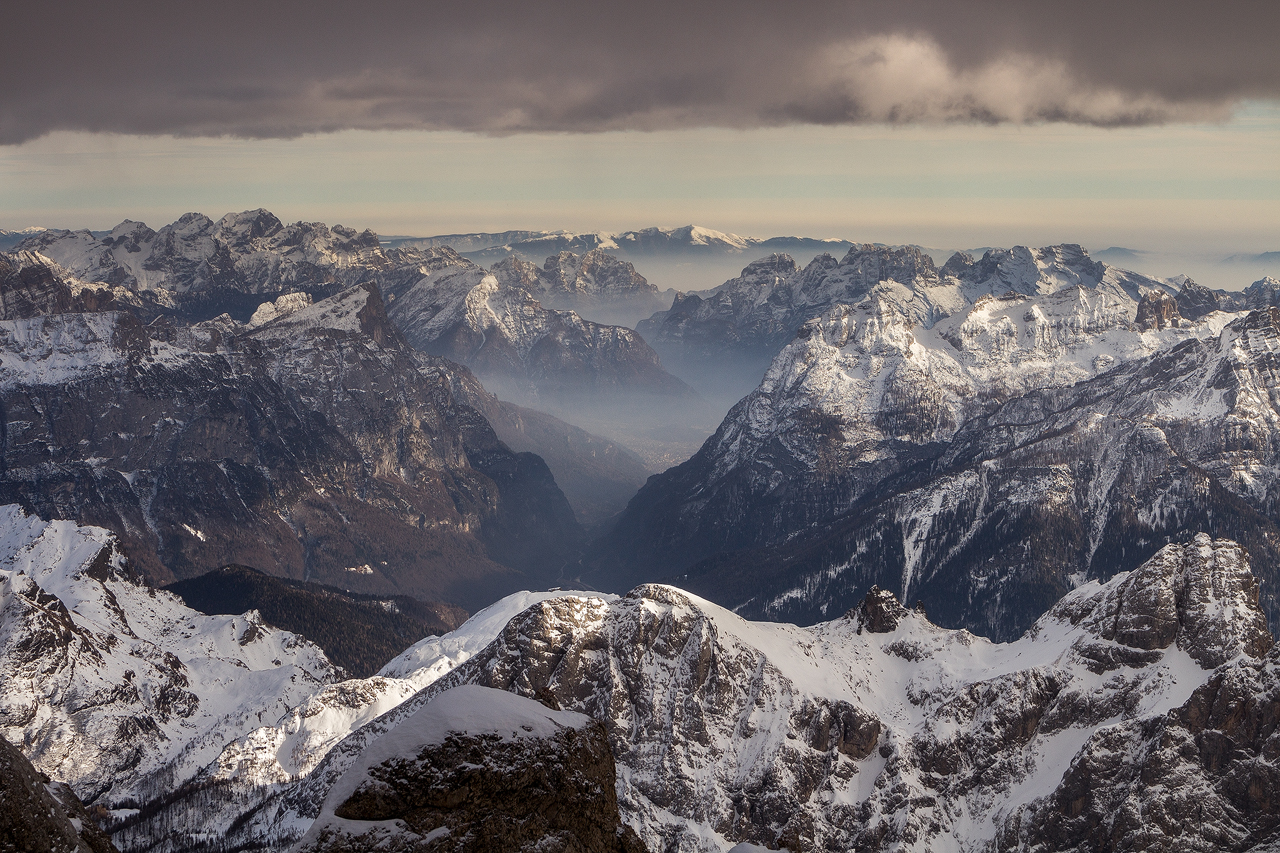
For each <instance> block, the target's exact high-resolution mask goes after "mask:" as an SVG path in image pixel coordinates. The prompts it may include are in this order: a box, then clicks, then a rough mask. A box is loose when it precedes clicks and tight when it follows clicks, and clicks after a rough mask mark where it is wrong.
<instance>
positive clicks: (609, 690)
mask: <svg viewBox="0 0 1280 853" xmlns="http://www.w3.org/2000/svg"><path fill="white" fill-rule="evenodd" d="M1257 590H1258V586H1257V582H1256V581H1255V580H1254V578H1253V577H1252V575H1251V574H1250V572H1249V568H1248V559H1247V557H1246V555H1245V553H1244V551H1243V549H1241V548H1240V547H1239V546H1237V545H1235V544H1234V543H1231V542H1226V541H1221V540H1218V541H1215V540H1211V539H1210V538H1209V537H1207V536H1203V535H1202V536H1199V537H1197V538H1196V539H1195V540H1194V541H1193V542H1191V543H1188V544H1186V545H1170V546H1167V547H1166V548H1164V549H1163V550H1161V551H1160V552H1159V553H1158V555H1157V556H1156V557H1154V558H1153V559H1152V560H1150V561H1148V562H1147V563H1146V564H1144V565H1143V566H1142V567H1140V568H1139V569H1138V570H1136V571H1134V572H1131V573H1126V574H1124V575H1120V576H1117V577H1116V578H1114V579H1113V580H1111V581H1110V582H1108V583H1107V584H1098V583H1096V582H1094V583H1089V584H1086V585H1084V586H1082V587H1081V588H1079V589H1077V590H1075V591H1074V592H1072V593H1071V594H1070V595H1068V596H1067V597H1066V598H1064V599H1063V601H1062V602H1061V603H1060V604H1059V605H1058V606H1057V607H1055V608H1054V609H1053V610H1052V611H1050V612H1049V613H1048V614H1046V615H1045V616H1043V617H1042V618H1041V619H1040V620H1038V622H1037V623H1036V625H1035V626H1034V627H1033V629H1032V630H1031V631H1029V632H1028V633H1027V635H1025V636H1024V637H1023V638H1021V639H1019V640H1018V641H1016V642H1014V643H1010V644H993V643H991V642H990V641H987V640H984V639H982V638H978V637H974V636H973V635H971V634H969V633H968V632H966V631H948V630H944V629H940V628H938V627H936V626H934V625H932V624H930V623H929V622H928V621H927V619H925V618H924V616H923V615H922V614H921V613H920V612H912V611H908V610H907V609H906V608H904V607H902V606H901V605H900V604H899V603H898V602H897V600H896V598H894V597H893V595H892V594H890V593H886V592H882V591H880V590H873V591H872V592H871V593H869V594H868V596H867V597H866V598H865V599H864V600H863V601H862V603H861V604H860V605H859V606H858V607H856V608H854V609H852V610H851V611H850V612H849V613H847V614H846V615H844V616H843V617H840V618H839V619H836V620H834V621H832V622H827V623H823V624H822V625H818V626H814V627H813V628H808V629H805V628H797V627H795V626H788V625H780V624H776V623H752V622H746V621H744V620H742V619H741V618H740V617H737V616H735V615H734V614H732V613H729V612H728V611H725V610H723V609H721V608H719V607H716V606H715V605H713V604H711V603H710V602H707V601H704V600H701V599H698V598H697V597H695V596H691V595H689V594H687V593H684V592H682V591H680V590H677V589H674V588H671V587H663V586H652V585H651V586H643V587H640V588H637V589H636V590H634V591H633V592H632V593H630V594H629V595H628V596H626V597H624V598H621V599H617V600H614V601H612V602H609V601H605V600H600V599H592V598H586V597H582V596H581V595H575V596H569V597H564V598H558V599H557V598H551V599H547V600H544V601H542V602H540V603H537V604H535V605H534V606H532V607H530V608H529V609H527V610H525V611H524V612H522V613H520V614H519V615H518V616H517V617H516V618H514V619H512V620H511V621H510V622H509V623H507V624H506V626H505V628H503V629H502V630H501V632H500V634H499V635H498V636H497V637H496V639H495V641H494V642H493V643H492V644H490V645H489V646H488V647H487V648H485V649H484V650H483V652H481V653H480V654H478V655H476V656H474V657H472V658H470V659H468V660H467V661H466V662H464V663H462V664H461V665H459V666H457V667H455V668H454V669H452V670H451V671H450V672H449V673H448V674H446V675H444V676H443V677H440V678H438V679H437V680H435V681H432V682H431V683H430V684H429V685H428V686H427V688H426V689H425V690H423V691H422V692H421V693H419V694H418V695H417V696H415V697H414V698H412V699H410V700H409V701H406V702H405V703H404V704H402V705H399V706H398V707H396V708H395V709H394V710H392V711H390V712H388V713H386V714H384V715H383V716H382V717H380V718H379V719H378V720H376V721H374V722H371V723H370V724H368V725H367V726H365V727H364V728H363V729H360V730H358V731H355V732H354V733H353V734H352V735H351V736H350V737H349V738H348V739H346V740H345V741H343V742H342V743H340V744H338V745H337V746H335V747H334V748H333V749H332V750H331V751H330V752H329V754H328V756H327V757H326V758H325V759H324V761H322V762H321V763H320V764H319V765H318V766H317V768H316V770H315V771H314V772H313V773H311V774H310V775H309V776H307V777H306V778H305V779H303V780H301V781H300V782H299V784H298V785H297V786H296V788H294V789H292V790H290V791H286V792H283V793H282V794H281V795H279V796H278V797H277V798H275V799H273V800H271V801H270V802H269V803H268V805H267V806H265V807H264V808H263V809H261V810H260V811H259V812H258V813H256V814H255V816H254V817H253V820H252V823H251V826H256V827H257V828H258V829H260V830H265V829H266V827H269V826H301V825H310V821H311V820H313V819H314V817H315V816H317V815H319V814H321V812H322V810H325V809H330V808H331V806H323V807H322V803H323V802H325V801H326V798H327V797H328V798H329V800H328V801H329V802H331V803H332V802H336V799H340V797H337V795H334V796H333V797H330V794H331V792H333V791H336V790H338V788H337V787H336V786H337V785H338V784H339V780H342V779H344V778H351V777H349V776H348V775H347V774H349V773H352V772H353V771H352V768H353V767H356V766H361V767H362V766H364V765H363V764H360V762H361V761H362V760H363V756H365V755H366V754H367V753H366V750H368V749H369V748H370V745H372V744H378V743H386V742H388V741H389V740H390V739H391V738H393V737H394V736H395V733H396V731H397V729H398V728H399V727H400V726H401V725H405V724H406V722H407V721H410V720H413V719H415V718H416V717H418V715H421V714H425V713H427V709H430V707H431V703H432V702H433V701H435V700H436V697H439V696H447V695H449V692H450V691H452V690H455V689H457V688H459V686H461V685H468V684H474V685H480V686H482V687H486V688H490V689H499V690H505V691H508V692H512V693H516V694H518V695H521V696H524V697H527V698H528V699H536V700H538V701H541V702H543V703H544V704H547V705H551V706H553V707H557V708H561V709H564V710H572V711H576V712H579V713H582V714H585V715H587V716H589V717H592V718H594V719H595V720H597V721H599V722H600V723H601V724H603V726H604V728H605V730H606V731H607V733H608V737H609V741H610V743H611V745H612V749H613V753H614V760H615V762H616V763H617V766H618V776H617V791H618V802H619V806H620V809H621V813H622V816H623V819H624V820H625V821H626V822H627V823H628V824H629V825H630V826H631V827H632V828H634V829H635V830H636V832H637V834H638V835H639V836H640V838H641V840H642V841H643V842H644V843H645V844H646V846H648V847H649V848H650V849H663V850H673V851H717V852H718V851H724V850H727V849H728V848H730V847H732V846H734V844H736V843H738V842H749V843H754V844H757V845H760V846H763V847H767V848H771V849H774V848H778V847H786V848H787V849H790V850H797V851H810V850H851V849H856V850H865V851H879V850H885V851H887V850H922V851H923V850H936V849H939V848H940V847H944V848H945V849H955V850H959V851H986V850H995V849H1010V846H1012V849H1032V845H1035V846H1034V849H1045V850H1063V851H1066V850H1071V849H1079V846H1080V845H1081V844H1084V843H1090V842H1092V843H1094V844H1095V846H1094V847H1093V848H1091V849H1098V850H1119V849H1137V850H1172V849H1188V850H1211V849H1229V850H1247V849H1249V848H1251V847H1253V846H1255V845H1257V844H1258V843H1259V842H1261V841H1265V840H1267V839H1268V838H1269V837H1270V835H1271V833H1272V832H1273V830H1274V827H1275V825H1276V821H1277V816H1276V809H1275V808H1274V806H1272V805H1268V804H1267V801H1266V800H1265V797H1262V796H1261V795H1260V792H1261V791H1263V790H1264V787H1262V786H1265V785H1266V784H1268V780H1269V779H1270V778H1271V775H1272V774H1273V769H1272V768H1271V766H1270V763H1269V762H1268V761H1259V760H1258V758H1257V757H1256V756H1261V755H1262V754H1264V752H1265V750H1266V749H1267V748H1268V747H1267V744H1268V743H1269V738H1271V736H1272V733H1273V731H1274V727H1273V726H1271V725H1270V724H1269V723H1262V721H1263V720H1270V719H1272V718H1273V717H1274V715H1275V714H1276V709H1275V707H1273V706H1274V705H1275V702H1276V694H1274V692H1273V691H1271V690H1269V689H1264V690H1262V691H1260V692H1259V693H1258V694H1257V695H1256V696H1254V697H1253V698H1251V699H1249V700H1248V702H1249V705H1248V707H1249V708H1250V710H1249V711H1248V716H1247V717H1246V718H1245V719H1248V720H1251V721H1257V722H1249V723H1241V722H1235V721H1233V720H1234V719H1235V718H1231V717H1229V716H1225V717H1224V716H1223V714H1224V713H1228V712H1227V711H1226V708H1227V704H1226V703H1227V702H1230V701H1235V700H1234V699H1226V697H1223V701H1221V702H1220V701H1218V699H1216V698H1215V695H1216V694H1217V692H1218V691H1219V690H1220V689H1221V687H1220V685H1227V684H1230V685H1232V687H1231V688H1229V689H1230V690H1231V691H1232V692H1231V696H1233V697H1234V696H1237V695H1240V694H1241V691H1246V692H1247V690H1248V688H1246V687H1245V686H1244V685H1245V684H1252V683H1254V682H1256V681H1257V680H1258V679H1259V678H1262V679H1264V680H1265V679H1267V678H1270V677H1271V676H1270V675H1262V673H1270V671H1271V669H1272V668H1273V667H1274V666H1275V661H1274V659H1275V653H1274V651H1272V646H1273V643H1272V639H1271V635H1270V634H1269V633H1268V631H1267V628H1266V623H1265V619H1264V618H1263V616H1262V614H1261V611H1260V610H1259V609H1258V607H1257V603H1256V602H1257ZM1224 727H1230V728H1231V730H1232V731H1233V732H1234V733H1235V734H1234V735H1232V737H1233V743H1234V744H1235V747H1234V751H1232V749H1229V748H1228V749H1226V750H1225V751H1224V749H1222V748H1214V747H1213V744H1216V743H1220V742H1221V741H1219V740H1216V739H1217V738H1221V737H1223V736H1224ZM1161 732H1168V733H1169V735H1170V737H1172V738H1173V740H1170V739H1169V737H1165V738H1163V739H1162V736H1161V734H1160V733H1161ZM408 741H415V742H416V740H415V738H413V737H409V736H406V742H408ZM1142 744H1149V745H1150V746H1149V747H1146V748H1145V749H1147V750H1148V751H1146V752H1144V751H1143V750H1144V747H1143V746H1142ZM1142 756H1149V757H1142ZM1157 756H1159V757H1157ZM1134 760H1137V761H1139V762H1140V763H1141V764H1140V766H1144V767H1148V768H1151V770H1150V772H1149V773H1146V775H1144V774H1142V773H1137V772H1126V773H1121V774H1118V775H1117V774H1116V773H1115V772H1114V768H1115V767H1116V766H1117V764H1118V763H1122V762H1125V761H1134ZM1223 762H1225V763H1223ZM1156 767H1163V768H1165V769H1166V770H1167V771H1168V772H1171V773H1174V774H1176V775H1174V776H1170V777H1163V776H1159V777H1158V776H1153V775H1150V773H1161V772H1164V771H1156V770H1155V768H1156ZM1157 778H1167V780H1173V781H1176V784H1159V783H1158V782H1157V781H1156V779H1157ZM343 784H347V785H348V786H349V785H350V783H343ZM341 790H343V791H345V790H346V788H343V789H341ZM1190 791H1195V792H1201V794H1202V795H1203V797H1204V804H1205V807H1204V808H1203V809H1202V810H1201V811H1200V812H1199V814H1192V813H1190V812H1187V811H1186V810H1185V806H1184V805H1183V804H1184V803H1185V802H1187V799H1186V795H1185V794H1184V793H1183V792H1190ZM1250 791H1255V792H1259V794H1254V793H1250ZM1139 802H1141V803H1143V804H1144V805H1143V806H1142V807H1141V808H1143V809H1144V811H1143V813H1144V814H1145V813H1149V812H1154V813H1158V814H1160V815H1162V816H1164V817H1162V818H1161V819H1160V820H1158V821H1156V822H1154V823H1151V822H1149V821H1148V822H1146V823H1145V824H1141V825H1140V824H1138V823H1133V822H1132V821H1131V820H1130V817H1128V816H1129V815H1136V814H1137V813H1138V812H1137V811H1136V809H1137V808H1138V807H1139V806H1138V803H1139ZM1117 803H1121V804H1124V805H1122V806H1120V807H1119V809H1115V808H1114V806H1115V804H1117ZM1130 803H1132V805H1129V804H1130ZM1108 809H1112V810H1110V811H1108ZM326 813H327V812H326ZM1064 816H1070V817H1067V818H1066V819H1065V820H1064ZM360 826H361V824H359V823H358V822H355V823H350V822H349V823H346V824H344V828H345V831H347V832H349V833H355V832H357V831H358V830H359V827H360ZM371 828H372V827H371ZM241 831H246V832H247V831H249V828H246V827H242V828H241ZM389 837H390V838H391V839H392V840H395V839H397V832H396V831H394V830H393V831H391V833H390V836H389ZM399 838H404V836H399ZM1179 845H1184V846H1183V847H1179ZM1215 845H1216V846H1215Z"/></svg>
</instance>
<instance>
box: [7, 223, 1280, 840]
mask: <svg viewBox="0 0 1280 853" xmlns="http://www.w3.org/2000/svg"><path fill="white" fill-rule="evenodd" d="M588 238H589V239H588ZM439 239H440V240H441V241H444V240H445V239H446V238H439ZM447 239H448V240H450V241H452V243H451V244H450V245H445V244H444V243H443V242H441V243H437V242H434V240H435V238H433V240H429V241H417V244H414V241H411V240H408V239H398V238H397V239H395V240H386V239H383V238H381V237H379V236H378V235H376V234H374V233H373V232H371V231H367V230H366V231H357V230H356V229H351V228H345V227H343V226H333V227H330V226H326V225H323V224H320V223H294V224H292V225H286V224H284V223H281V222H280V221H279V220H278V219H276V218H275V217H274V216H272V215H271V214H270V213H268V212H266V211H264V210H258V211H248V212H245V213H240V214H229V215H227V216H225V217H223V218H222V219H221V220H216V221H215V220H213V219H211V218H209V217H205V216H202V215H199V214H189V215H187V216H184V217H182V218H181V219H180V220H178V221H177V222H175V223H173V224H171V225H167V226H164V227H162V228H160V229H159V230H152V229H150V228H149V227H147V226H145V225H143V224H141V223H136V222H128V221H127V222H125V223H122V224H121V225H120V226H119V227H117V228H116V229H113V231H111V232H109V233H102V232H88V231H80V232H71V231H49V230H38V231H34V232H31V233H28V234H26V235H24V236H23V238H22V240H21V241H19V242H18V243H17V244H16V246H15V248H14V250H13V251H8V252H0V410H2V412H3V415H4V418H3V420H2V421H0V423H2V424H3V430H0V450H2V453H0V738H2V740H0V790H3V791H5V792H6V795H5V800H4V802H3V803H0V846H3V845H4V844H10V846H13V844H14V843H16V842H12V843H11V842H10V841H9V840H8V839H11V838H19V837H21V838H41V839H56V842H50V843H51V844H54V843H56V844H59V845H62V846H64V847H66V849H94V850H100V849H101V850H106V849H107V847H104V845H108V844H114V845H115V846H116V847H117V848H118V849H120V850H124V851H152V850H154V851H165V853H179V851H192V853H194V852H195V851H207V853H212V851H229V850H267V851H281V853H283V851H285V850H298V851H308V853H310V851H316V853H319V851H340V850H342V851H350V850H357V849H368V848H370V847H377V848H378V849H387V850H403V851H410V850H412V851H423V853H426V851H443V850H450V851H459V853H461V851H473V850H475V851H478V850H487V849H511V850H522V851H525V850H527V851H530V853H533V851H542V853H546V851H552V850H556V851H559V850H564V851H570V850H579V849H591V850H610V851H614V850H616V851H619V852H620V853H622V851H625V853H640V851H642V850H650V851H673V853H725V851H730V850H734V849H737V850H738V853H741V851H743V850H761V849H766V850H778V849H787V850H790V851H793V853H796V852H797V851H820V850H829V851H836V850H841V851H842V850H859V851H885V853H888V851H933V850H955V851H965V853H994V851H1004V850H1018V851H1033V850H1034V851H1059V850H1060V851H1064V853H1065V851H1078V850H1096V851H1113V850H1114V851H1120V850H1150V851H1174V850H1179V851H1180V850H1189V851H1201V850H1203V851H1210V850H1215V851H1216V850H1230V851H1240V853H1244V851H1258V853H1266V851H1272V850H1275V849H1280V848H1277V845H1278V844H1280V835H1277V832H1278V831H1280V807H1277V805H1276V803H1275V802H1274V798H1272V797H1271V796H1270V794H1269V792H1270V791H1271V790H1272V789H1273V788H1274V787H1275V784H1276V782H1278V781H1280V778H1278V777H1277V775H1276V772H1275V770H1274V768H1273V766H1272V765H1273V761H1272V758H1273V754H1274V752H1275V748H1274V747H1275V745H1274V743H1273V740H1274V736H1275V732H1276V731H1277V730H1278V729H1277V724H1280V704H1278V703H1280V686H1278V685H1280V682H1278V681H1277V674H1276V672H1277V670H1276V656H1277V651H1276V649H1275V646H1274V642H1273V634H1272V630H1273V629H1274V628H1275V627H1276V626H1277V625H1280V597H1278V596H1277V594H1276V591H1275V589H1276V586H1277V582H1278V581H1280V576H1277V574H1276V567H1277V566H1280V526H1278V524H1280V515H1278V512H1280V510H1278V509H1277V507H1280V503H1278V502H1277V495H1280V457H1278V456H1277V453H1278V452H1280V451H1278V448H1280V440H1277V436H1278V435H1280V432H1278V430H1280V363H1277V358H1278V356H1277V353H1280V280H1276V279H1274V278H1262V279H1261V280H1258V281H1256V282H1254V283H1253V284H1251V285H1250V286H1249V287H1247V288H1244V289H1243V290H1241V291H1232V292H1227V291H1223V290H1215V289H1211V288H1209V287H1205V286H1203V285H1201V284H1198V283H1196V282H1195V281H1193V280H1191V279H1190V278H1188V277H1186V276H1178V277H1174V278H1156V277H1152V276H1147V275H1142V274H1139V273H1135V272H1131V271H1127V270H1125V269H1121V268H1119V267H1117V266H1113V265H1111V264H1109V263H1107V262H1104V261H1101V260H1099V259H1098V258H1096V257H1092V256H1090V254H1089V253H1088V252H1087V251H1085V250H1084V249H1083V248H1081V247H1080V246H1077V245H1073V244H1061V245H1055V246H1047V247H1040V248H1035V247H1014V248H1012V249H994V248H993V249H987V250H984V251H983V252H981V253H980V254H978V253H965V252H959V253H953V254H951V255H950V256H949V257H947V258H946V259H945V262H944V263H941V265H939V263H938V262H937V260H935V257H934V256H933V255H931V254H930V253H929V252H927V251H924V250H921V249H919V248H916V247H910V246H906V247H893V246H883V245H876V244H862V243H857V244H851V243H843V242H839V243H838V244H837V243H832V242H830V241H807V242H806V241H793V242H795V243H796V245H795V246H793V247H792V248H794V249H795V251H796V252H798V253H800V254H799V255H798V256H793V255H790V254H786V253H784V252H782V251H775V250H780V249H785V248H787V246H786V245H784V244H783V243H779V242H776V241H775V242H773V243H771V244H770V245H766V243H769V242H770V241H751V240H745V239H742V238H736V237H734V236H733V235H725V234H719V233H718V232H709V231H706V230H704V229H697V228H692V227H690V228H687V229H675V230H671V231H663V230H659V229H649V230H646V231H641V232H626V233H623V234H604V233H603V232H601V233H596V234H593V235H572V234H565V233H555V234H549V233H545V232H507V233H505V234H497V235H452V236H451V237H449V238H447ZM606 244H608V245H606ZM535 249H536V252H537V254H535V255H534V256H533V257H528V256H527V254H528V252H532V251H534V250H535ZM490 250H493V252H494V253H493V254H492V256H490V255H486V254H485V253H486V252H490ZM498 250H501V251H500V252H499V251H498ZM828 250H834V251H828ZM810 253H811V254H810ZM1104 254H1105V253H1104ZM1115 255H1116V253H1115V252H1112V253H1111V255H1108V256H1115ZM645 258H648V259H653V260H658V261H660V260H662V259H664V258H665V259H666V261H664V262H670V263H671V264H675V265H679V264H688V265H689V267H688V269H694V268H698V267H697V264H699V263H702V261H701V260H698V259H699V258H701V259H703V260H705V259H707V258H711V259H713V260H714V263H717V264H720V263H728V262H732V263H734V264H735V265H736V267H737V269H735V271H734V274H733V275H731V276H729V277H727V280H724V279H721V280H722V281H723V282H724V283H723V284H720V285H719V286H718V287H715V288H712V289H710V290H707V289H703V288H700V289H699V292H697V293H675V292H670V293H668V292H666V291H663V290H661V289H660V285H661V284H664V282H661V281H660V280H659V279H657V278H656V277H655V280H654V281H650V279H649V278H648V273H649V268H648V261H646V260H643V259H645ZM743 262H748V263H746V265H745V268H743V266H742V264H743ZM482 263H484V264H488V267H487V268H486V267H485V266H482V265H481V264H482ZM637 267H640V269H638V268H637ZM658 268H659V269H661V267H660V266H659V267H658ZM707 268H709V267H706V268H701V269H704V270H705V269H707ZM641 269H643V270H644V272H645V274H641ZM668 298H670V300H671V301H670V303H668V302H667V299H668ZM610 312H612V315H611V316H612V319H613V320H614V321H617V322H621V320H622V319H630V320H634V321H635V322H634V323H628V324H627V325H619V324H617V323H616V322H610V321H609V319H610V318H609V316H607V315H610ZM628 312H629V313H628ZM645 312H648V315H647V316H643V315H644V314H645ZM623 315H626V316H623ZM630 325H634V326H635V328H629V327H628V326H630ZM724 412H727V414H724V415H723V418H721V413H724ZM717 420H718V421H719V423H718V426H717V425H716V421H717ZM704 428H705V431H700V430H703V429H704ZM708 434H710V435H709V437H707V436H708ZM704 438H705V440H703V439H704ZM561 586H564V587H566V589H561V588H560V587H561ZM575 587H576V588H577V591H574V589H573V588H575ZM601 590H605V591H601ZM464 608H465V609H464ZM468 611H474V615H472V616H471V617H470V618H467V612H468ZM464 620H465V621H464ZM42 774H43V775H42ZM10 798H13V801H14V802H19V801H20V802H21V803H23V804H26V805H22V806H20V807H17V808H14V807H12V806H11V805H10ZM86 821H88V824H86ZM96 825H101V827H102V828H103V830H104V832H106V833H108V834H109V836H110V841H109V842H108V841H107V840H106V838H105V836H99V835H97V834H95V832H93V826H96ZM86 827H87V829H86ZM4 833H8V835H4ZM24 843H25V842H24ZM42 843H43V842H42ZM744 845H745V846H744Z"/></svg>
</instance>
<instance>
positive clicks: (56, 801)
mask: <svg viewBox="0 0 1280 853" xmlns="http://www.w3.org/2000/svg"><path fill="white" fill-rule="evenodd" d="M0 850H3V851H4V853H116V848H115V847H114V846H113V845H112V843H111V839H109V838H108V837H107V834H106V833H105V832H103V831H102V830H101V829H99V828H98V825H97V824H96V823H94V821H93V818H91V817H90V816H89V813H88V812H86V811H85V809H84V806H83V805H82V804H81V803H80V801H79V800H78V799H76V795H75V794H73V793H72V792H71V790H70V789H69V788H67V787H66V786H65V785H59V784H56V783H53V782H50V781H49V777H48V776H44V775H42V774H41V773H39V772H38V771H37V770H36V769H35V768H34V767H32V766H31V762H30V761H27V759H26V758H25V757H24V756H23V754H22V753H21V752H19V751H18V750H17V749H15V748H14V746H13V745H12V744H11V743H9V742H8V741H7V740H5V739H4V738H3V737H0Z"/></svg>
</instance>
